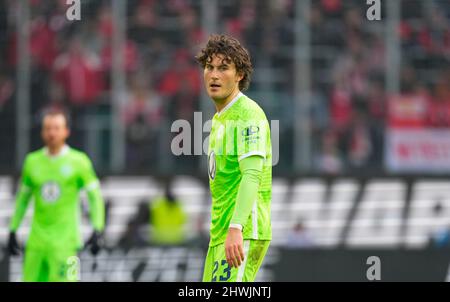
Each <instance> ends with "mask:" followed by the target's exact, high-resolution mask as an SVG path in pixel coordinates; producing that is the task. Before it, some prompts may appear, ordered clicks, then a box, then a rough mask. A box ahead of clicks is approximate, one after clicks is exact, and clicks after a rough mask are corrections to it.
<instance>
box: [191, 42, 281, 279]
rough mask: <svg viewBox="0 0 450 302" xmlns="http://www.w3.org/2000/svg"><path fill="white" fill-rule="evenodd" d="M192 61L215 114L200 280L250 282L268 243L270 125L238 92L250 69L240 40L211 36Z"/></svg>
mask: <svg viewBox="0 0 450 302" xmlns="http://www.w3.org/2000/svg"><path fill="white" fill-rule="evenodd" d="M197 61H198V62H199V63H200V65H201V66H202V67H203V77H204V81H205V87H206V91H207V93H208V95H209V97H210V98H211V99H212V100H213V101H214V105H215V107H216V111H217V112H216V114H215V115H214V117H213V119H212V126H211V133H210V136H209V150H208V165H209V167H208V172H209V182H210V189H211V195H212V213H211V219H212V221H211V230H210V237H211V238H210V242H209V249H208V253H207V256H206V261H205V268H204V274H203V281H226V282H236V281H254V280H255V278H256V273H257V272H258V270H259V267H260V266H261V263H262V261H263V259H264V256H265V254H266V252H267V249H268V247H269V244H270V240H271V239H272V230H271V221H270V204H271V188H272V147H271V140H270V128H269V123H268V121H267V118H266V115H265V114H264V111H263V110H262V109H261V107H260V106H259V105H258V104H257V103H256V102H254V101H253V100H251V99H250V98H249V97H247V96H246V95H244V94H243V93H242V92H241V91H243V90H245V89H247V87H248V85H249V83H250V76H251V73H252V65H251V62H250V56H249V54H248V52H247V50H246V49H245V48H243V47H242V46H241V45H240V43H239V41H237V40H236V39H234V38H232V37H229V36H225V35H213V36H211V37H210V39H209V41H208V42H207V44H206V47H205V48H203V49H202V50H201V52H200V54H199V55H198V56H197Z"/></svg>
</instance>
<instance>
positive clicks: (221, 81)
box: [203, 54, 243, 103]
mask: <svg viewBox="0 0 450 302" xmlns="http://www.w3.org/2000/svg"><path fill="white" fill-rule="evenodd" d="M224 59H225V57H224V56H223V55H221V54H218V55H213V56H212V60H211V62H206V65H205V70H204V72H203V78H204V80H205V87H206V92H207V93H208V95H209V97H210V98H212V99H213V100H214V101H216V102H220V103H223V102H226V101H228V98H230V97H232V96H233V95H234V92H237V91H238V90H239V81H240V80H242V78H243V76H242V75H240V74H238V73H237V71H236V66H235V64H234V63H233V61H231V60H224Z"/></svg>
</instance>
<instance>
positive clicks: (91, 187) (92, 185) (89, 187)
mask: <svg viewBox="0 0 450 302" xmlns="http://www.w3.org/2000/svg"><path fill="white" fill-rule="evenodd" d="M99 185H100V183H99V181H98V180H94V181H93V182H91V183H89V184H88V185H87V186H86V191H92V190H94V189H97V188H98V187H99Z"/></svg>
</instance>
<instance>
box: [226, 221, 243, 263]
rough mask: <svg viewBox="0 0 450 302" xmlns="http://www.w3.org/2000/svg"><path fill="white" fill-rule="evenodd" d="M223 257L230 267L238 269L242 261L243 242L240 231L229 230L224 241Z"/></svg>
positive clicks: (235, 229)
mask: <svg viewBox="0 0 450 302" xmlns="http://www.w3.org/2000/svg"><path fill="white" fill-rule="evenodd" d="M225 257H226V259H227V262H228V264H229V265H230V267H239V266H240V265H241V263H242V262H243V261H244V240H243V237H242V231H241V230H239V229H237V228H229V229H228V235H227V239H226V240H225Z"/></svg>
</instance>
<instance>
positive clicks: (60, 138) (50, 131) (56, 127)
mask: <svg viewBox="0 0 450 302" xmlns="http://www.w3.org/2000/svg"><path fill="white" fill-rule="evenodd" d="M69 134H70V131H69V129H68V127H67V123H66V119H65V118H64V116H63V115H47V116H46V117H45V118H44V120H43V123H42V139H43V140H44V143H45V145H46V146H48V147H51V148H57V147H61V146H62V145H64V144H65V143H66V140H67V138H68V137H69Z"/></svg>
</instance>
